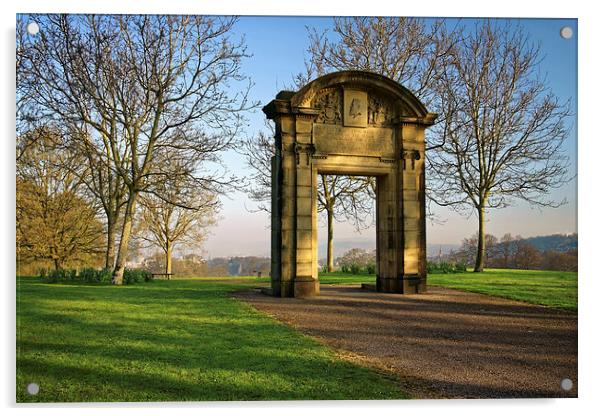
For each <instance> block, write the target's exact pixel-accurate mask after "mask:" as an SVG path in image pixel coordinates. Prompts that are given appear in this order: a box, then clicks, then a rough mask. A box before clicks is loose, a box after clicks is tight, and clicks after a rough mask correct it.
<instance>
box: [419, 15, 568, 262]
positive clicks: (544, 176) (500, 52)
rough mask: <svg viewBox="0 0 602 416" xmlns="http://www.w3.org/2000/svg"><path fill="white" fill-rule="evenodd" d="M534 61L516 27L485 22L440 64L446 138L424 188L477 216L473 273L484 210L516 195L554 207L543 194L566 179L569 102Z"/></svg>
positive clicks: (536, 54) (480, 252) (481, 247)
mask: <svg viewBox="0 0 602 416" xmlns="http://www.w3.org/2000/svg"><path fill="white" fill-rule="evenodd" d="M540 59H541V58H540V51H539V49H538V47H536V46H534V45H532V44H531V43H530V42H529V41H528V38H527V36H526V35H525V34H523V32H522V31H521V30H520V28H519V27H515V26H511V25H510V24H508V25H504V24H502V23H501V22H489V21H487V22H484V23H477V24H475V27H474V31H473V32H464V36H463V38H462V39H461V41H460V42H458V43H457V44H454V45H453V47H452V49H451V50H450V54H449V55H447V58H446V60H445V61H444V62H441V66H442V68H443V69H444V72H443V74H442V75H441V76H440V77H439V78H438V79H439V82H438V87H437V92H438V99H439V100H440V105H439V108H440V111H441V112H442V114H441V116H440V117H441V121H442V123H441V124H440V125H439V129H440V130H439V133H440V134H441V137H443V139H444V141H443V143H442V144H441V145H440V146H439V147H437V148H436V149H435V150H436V151H434V152H429V154H427V160H428V171H429V172H430V173H431V183H430V187H431V193H433V194H434V195H435V200H436V201H437V203H439V204H440V205H444V206H450V207H452V208H456V209H459V210H462V209H466V208H468V209H469V210H470V212H476V214H477V215H478V219H479V228H478V247H477V252H476V259H475V266H474V271H475V272H480V271H482V270H483V267H484V260H485V250H486V241H485V222H486V215H487V211H488V210H489V209H493V208H501V207H505V206H508V205H509V204H510V203H511V202H512V200H513V199H515V198H518V199H522V200H525V201H528V202H529V203H532V204H536V205H538V206H545V207H555V206H558V203H556V202H554V201H552V200H549V199H546V195H547V194H548V193H549V192H550V190H551V189H553V188H556V187H559V186H561V185H562V184H564V183H565V182H566V181H567V176H566V173H567V166H568V159H567V157H566V155H565V154H564V153H563V152H562V149H561V146H562V144H563V142H564V140H565V138H566V136H567V130H566V128H565V125H564V122H565V120H566V118H567V117H568V116H569V114H570V111H569V105H568V103H560V102H559V100H558V98H556V97H555V95H554V94H553V92H552V91H550V89H549V87H548V86H547V85H546V83H545V80H544V79H542V78H541V77H540V76H539V74H538V64H539V61H540Z"/></svg>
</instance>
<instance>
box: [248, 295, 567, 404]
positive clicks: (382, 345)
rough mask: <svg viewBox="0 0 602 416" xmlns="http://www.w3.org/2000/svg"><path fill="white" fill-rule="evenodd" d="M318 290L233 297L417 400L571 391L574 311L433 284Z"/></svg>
mask: <svg viewBox="0 0 602 416" xmlns="http://www.w3.org/2000/svg"><path fill="white" fill-rule="evenodd" d="M320 290H321V294H320V296H318V297H315V298H309V299H294V298H285V299H281V298H274V297H270V296H265V295H262V294H260V293H259V292H258V291H247V292H240V293H237V294H236V296H237V297H239V298H242V299H244V300H246V301H248V302H250V303H251V304H252V305H253V306H254V307H255V308H257V309H259V310H261V311H264V312H266V313H268V314H270V315H272V316H274V317H275V318H277V319H278V320H280V321H283V322H285V323H287V324H289V325H292V326H293V327H294V328H296V329H297V330H299V331H301V332H303V333H305V334H308V335H311V336H313V337H315V338H318V339H319V340H320V341H322V342H324V343H326V344H328V345H330V346H331V347H333V348H334V349H335V350H336V351H337V352H338V353H339V355H341V356H343V357H345V358H347V359H351V360H354V361H356V362H360V363H362V364H364V365H369V366H372V367H376V368H377V369H380V370H381V371H385V372H393V373H395V374H396V375H397V376H399V378H400V380H401V385H402V387H403V388H404V389H405V390H406V391H408V392H409V393H410V394H412V395H413V396H414V397H417V398H444V397H445V398H511V397H576V396H577V315H576V314H572V313H569V312H564V311H560V310H556V309H552V308H545V307H541V306H534V305H529V304H526V303H522V302H514V301H510V300H505V299H501V298H496V297H491V296H485V295H479V294H473V293H468V292H461V291H457V290H451V289H443V288H438V287H430V288H429V293H427V294H421V295H397V294H389V293H375V292H369V291H364V290H361V289H359V288H358V287H357V286H326V285H322V287H321V289H320ZM565 378H569V379H571V380H572V381H573V388H572V389H571V390H570V391H568V392H566V391H564V390H563V389H562V388H561V387H560V384H561V380H562V379H565Z"/></svg>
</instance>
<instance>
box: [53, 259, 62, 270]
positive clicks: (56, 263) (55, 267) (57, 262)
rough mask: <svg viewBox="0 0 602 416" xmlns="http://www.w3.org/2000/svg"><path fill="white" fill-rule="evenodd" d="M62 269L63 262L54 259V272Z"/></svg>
mask: <svg viewBox="0 0 602 416" xmlns="http://www.w3.org/2000/svg"><path fill="white" fill-rule="evenodd" d="M60 269H61V260H60V259H57V258H55V259H54V270H60Z"/></svg>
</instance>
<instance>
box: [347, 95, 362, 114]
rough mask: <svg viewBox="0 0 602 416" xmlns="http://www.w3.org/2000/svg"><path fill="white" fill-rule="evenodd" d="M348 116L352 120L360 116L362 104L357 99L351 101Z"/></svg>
mask: <svg viewBox="0 0 602 416" xmlns="http://www.w3.org/2000/svg"><path fill="white" fill-rule="evenodd" d="M349 115H350V116H351V117H353V118H357V117H360V116H361V115H362V104H361V103H360V100H358V99H357V98H354V99H353V100H351V105H350V106H349Z"/></svg>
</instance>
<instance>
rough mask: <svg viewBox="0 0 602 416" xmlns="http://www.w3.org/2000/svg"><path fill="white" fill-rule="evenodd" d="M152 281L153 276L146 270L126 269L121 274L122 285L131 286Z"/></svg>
mask: <svg viewBox="0 0 602 416" xmlns="http://www.w3.org/2000/svg"><path fill="white" fill-rule="evenodd" d="M152 280H153V275H152V273H151V272H149V271H148V270H144V269H128V268H126V269H125V271H124V272H123V283H124V284H126V285H131V284H134V283H140V282H150V281H152Z"/></svg>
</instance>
